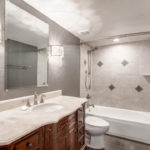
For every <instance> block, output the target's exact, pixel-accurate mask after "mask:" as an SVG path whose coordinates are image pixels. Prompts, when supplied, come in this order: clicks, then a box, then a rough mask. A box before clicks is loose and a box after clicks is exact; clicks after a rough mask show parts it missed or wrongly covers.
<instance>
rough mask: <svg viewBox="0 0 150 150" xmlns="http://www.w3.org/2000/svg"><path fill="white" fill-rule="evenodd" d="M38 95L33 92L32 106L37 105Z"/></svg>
mask: <svg viewBox="0 0 150 150" xmlns="http://www.w3.org/2000/svg"><path fill="white" fill-rule="evenodd" d="M37 100H38V94H37V93H36V92H34V105H37V104H38V101H37Z"/></svg>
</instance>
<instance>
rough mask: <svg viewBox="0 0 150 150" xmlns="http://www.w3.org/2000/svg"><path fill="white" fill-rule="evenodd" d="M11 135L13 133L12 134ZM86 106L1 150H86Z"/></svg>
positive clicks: (2, 147)
mask: <svg viewBox="0 0 150 150" xmlns="http://www.w3.org/2000/svg"><path fill="white" fill-rule="evenodd" d="M10 134H11V133H10ZM85 147H86V145H85V104H83V105H82V107H81V108H79V109H78V110H77V111H75V112H74V113H72V114H71V115H69V116H66V117H64V118H62V119H61V120H60V121H59V122H58V123H55V124H48V125H45V126H43V127H41V128H39V129H37V130H35V131H33V132H31V133H30V134H28V135H26V136H24V137H22V138H20V139H19V140H17V141H15V142H13V143H11V144H10V145H6V146H0V150H84V149H85Z"/></svg>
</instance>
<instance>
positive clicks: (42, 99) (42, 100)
mask: <svg viewBox="0 0 150 150" xmlns="http://www.w3.org/2000/svg"><path fill="white" fill-rule="evenodd" d="M44 97H46V95H44V94H42V95H41V100H40V103H44Z"/></svg>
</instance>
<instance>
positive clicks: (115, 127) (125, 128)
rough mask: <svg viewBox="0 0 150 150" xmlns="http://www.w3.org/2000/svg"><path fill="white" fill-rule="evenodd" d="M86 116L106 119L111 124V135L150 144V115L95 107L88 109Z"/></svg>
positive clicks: (109, 132)
mask: <svg viewBox="0 0 150 150" xmlns="http://www.w3.org/2000/svg"><path fill="white" fill-rule="evenodd" d="M86 115H92V116H97V117H100V118H103V119H105V120H106V121H108V122H109V124H110V129H109V131H108V132H107V134H109V135H113V136H118V137H122V138H126V139H130V140H134V141H138V142H142V143H145V144H150V113H149V112H142V111H132V110H128V109H118V108H112V107H103V106H95V107H94V108H91V107H90V110H89V109H86Z"/></svg>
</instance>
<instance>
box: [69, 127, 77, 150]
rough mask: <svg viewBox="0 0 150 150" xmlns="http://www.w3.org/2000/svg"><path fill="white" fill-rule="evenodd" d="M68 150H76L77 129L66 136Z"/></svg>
mask: <svg viewBox="0 0 150 150" xmlns="http://www.w3.org/2000/svg"><path fill="white" fill-rule="evenodd" d="M68 142H69V144H68V146H69V148H68V150H77V129H76V128H73V129H72V130H70V131H69V135H68Z"/></svg>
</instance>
